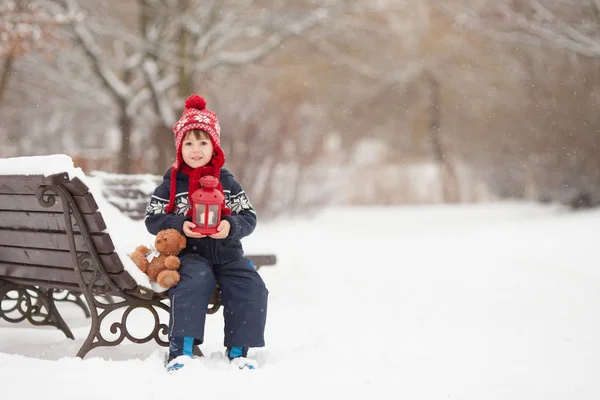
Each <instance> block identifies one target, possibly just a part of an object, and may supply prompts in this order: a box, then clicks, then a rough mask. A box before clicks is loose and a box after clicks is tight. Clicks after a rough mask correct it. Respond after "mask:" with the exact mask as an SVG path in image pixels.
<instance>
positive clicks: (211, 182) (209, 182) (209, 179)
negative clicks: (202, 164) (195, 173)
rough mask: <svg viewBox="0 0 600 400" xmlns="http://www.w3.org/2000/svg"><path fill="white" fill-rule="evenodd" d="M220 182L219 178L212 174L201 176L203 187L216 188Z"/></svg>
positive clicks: (201, 185)
mask: <svg viewBox="0 0 600 400" xmlns="http://www.w3.org/2000/svg"><path fill="white" fill-rule="evenodd" d="M218 184H219V180H218V179H217V178H215V177H214V176H212V175H205V176H203V177H202V178H200V187H202V188H203V189H207V190H211V189H215V188H216V187H217V185H218Z"/></svg>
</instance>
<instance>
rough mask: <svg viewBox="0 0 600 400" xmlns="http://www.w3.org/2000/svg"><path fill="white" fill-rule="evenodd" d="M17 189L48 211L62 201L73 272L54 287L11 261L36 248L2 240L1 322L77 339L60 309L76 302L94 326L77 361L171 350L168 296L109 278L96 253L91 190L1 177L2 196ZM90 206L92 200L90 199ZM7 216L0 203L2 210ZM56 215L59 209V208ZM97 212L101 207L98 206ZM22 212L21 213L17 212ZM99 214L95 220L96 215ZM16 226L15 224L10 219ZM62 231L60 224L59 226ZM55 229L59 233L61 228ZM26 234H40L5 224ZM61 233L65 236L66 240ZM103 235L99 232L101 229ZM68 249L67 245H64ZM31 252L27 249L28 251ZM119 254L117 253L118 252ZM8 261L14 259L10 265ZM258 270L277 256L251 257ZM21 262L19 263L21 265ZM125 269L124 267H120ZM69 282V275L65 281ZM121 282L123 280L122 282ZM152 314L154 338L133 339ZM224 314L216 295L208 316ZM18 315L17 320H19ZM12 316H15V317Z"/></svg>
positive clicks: (63, 182)
mask: <svg viewBox="0 0 600 400" xmlns="http://www.w3.org/2000/svg"><path fill="white" fill-rule="evenodd" d="M15 186H16V187H19V188H21V189H20V190H19V191H25V192H27V193H21V194H33V193H34V194H35V198H37V201H38V202H39V205H41V206H42V207H43V208H50V207H53V206H55V204H57V202H58V201H60V204H62V207H61V208H62V212H61V213H62V216H63V217H64V225H63V226H62V228H63V229H64V232H66V239H67V242H68V248H67V249H66V250H68V253H69V255H70V261H71V262H70V264H71V267H72V270H70V268H69V266H62V267H61V268H67V269H66V270H63V269H61V270H60V272H58V274H59V275H58V277H57V279H56V280H54V281H48V279H47V275H46V280H44V279H43V278H39V277H38V276H37V275H36V266H35V265H24V264H21V263H19V262H18V261H19V260H15V259H14V257H13V259H11V258H10V257H8V256H7V257H5V254H3V251H2V250H3V249H4V250H5V253H6V254H8V253H9V251H8V250H15V249H17V248H18V249H19V250H20V251H23V250H25V254H27V250H26V249H31V247H35V246H33V245H31V244H27V245H24V249H21V248H20V246H21V245H22V244H21V243H13V242H10V239H7V241H8V243H3V240H2V238H1V237H0V319H5V320H7V321H9V322H21V321H24V320H28V321H29V322H30V323H32V324H33V325H36V326H40V325H49V326H54V327H56V328H58V329H60V330H61V331H62V332H64V334H65V336H66V337H68V338H70V339H74V336H73V333H72V332H71V330H70V329H69V327H68V326H67V324H66V322H65V321H64V319H63V318H62V317H61V315H60V313H59V311H58V309H57V307H56V302H57V301H65V300H66V301H72V302H74V303H76V304H78V305H79V306H80V307H82V308H83V309H84V312H86V315H89V316H90V317H91V326H90V330H89V334H88V336H87V338H86V339H85V341H84V343H83V345H82V346H81V348H80V349H79V351H78V352H77V357H80V358H83V357H85V355H86V354H87V353H88V352H89V351H91V350H93V349H94V348H97V347H102V346H117V345H119V344H120V343H121V342H123V340H125V339H128V340H130V341H131V342H134V343H146V342H149V341H152V340H154V341H156V342H157V343H158V344H159V345H161V346H168V341H167V336H168V326H167V325H166V324H165V323H161V321H160V316H159V313H158V310H163V311H164V312H166V313H167V314H168V312H169V306H168V305H167V304H165V303H164V302H163V300H165V298H166V293H155V292H154V291H152V290H151V289H148V288H145V287H142V286H139V285H137V283H135V281H134V280H133V278H132V277H131V276H130V275H129V273H127V271H125V270H124V269H122V266H121V270H120V271H118V274H114V273H112V274H111V273H109V272H108V271H107V269H106V268H105V264H104V263H105V262H106V260H107V259H106V258H104V261H103V258H101V256H100V255H99V253H98V251H97V249H96V247H97V243H95V241H94V239H97V237H93V236H92V235H91V234H90V232H89V229H88V223H89V218H90V215H87V216H86V217H87V221H86V218H84V215H83V214H82V212H81V210H80V206H79V205H78V203H77V201H75V198H74V195H76V196H87V197H91V198H92V202H93V203H94V204H95V201H93V196H92V194H91V193H89V191H88V188H87V186H86V185H85V184H84V183H83V182H81V180H79V179H78V178H74V179H72V180H70V179H69V177H68V174H66V173H62V174H56V175H51V176H48V177H45V176H21V175H5V176H0V194H11V193H12V192H14V191H15ZM88 200H89V199H88ZM3 209H4V210H5V211H6V207H4V208H3V207H2V204H1V203H0V210H3ZM54 209H55V210H56V207H54ZM96 210H97V206H96ZM15 211H18V210H15ZM95 214H97V216H94V218H96V219H97V221H96V222H95V223H97V224H98V226H97V228H98V227H99V228H100V231H102V230H104V229H105V228H106V226H105V223H104V221H103V219H102V217H101V215H100V213H99V212H96V213H95ZM95 214H94V215H95ZM8 219H9V220H10V218H8ZM58 224H59V225H60V222H59V223H58ZM102 226H104V228H102ZM53 228H55V229H56V227H55V226H53ZM15 230H17V231H20V232H26V233H25V235H29V236H27V237H31V238H35V237H36V232H39V230H36V229H22V228H14V227H13V226H8V225H7V224H6V223H5V221H2V219H0V235H2V233H3V232H4V233H6V235H5V236H7V237H8V236H9V235H8V233H10V232H15ZM64 232H63V231H61V232H60V233H61V234H64ZM96 232H98V229H96ZM45 233H52V230H45ZM103 237H104V238H108V241H109V242H110V244H111V245H112V241H111V240H110V237H109V236H108V233H105V234H104V233H103ZM63 246H64V244H63ZM25 248H26V249H25ZM113 250H114V247H113ZM104 256H106V255H104ZM7 258H8V259H7ZM248 258H250V259H251V260H252V261H253V263H254V264H255V266H256V267H257V268H260V266H262V265H273V264H275V256H273V255H257V256H248ZM15 261H17V262H15ZM119 264H120V262H119ZM69 270H70V273H73V272H74V275H75V278H76V284H74V283H73V282H71V283H62V282H61V281H60V277H61V276H63V274H66V273H69V272H66V271H69ZM65 276H66V275H65ZM116 278H118V279H116ZM60 291H66V296H65V295H64V293H65V292H63V295H62V296H56V294H57V292H60ZM82 296H83V298H84V299H85V303H86V304H87V306H88V307H89V309H88V308H87V307H85V304H83V302H82V301H81V297H82ZM140 308H142V309H146V310H148V311H149V312H150V313H151V315H152V316H153V318H154V324H153V328H152V330H151V332H149V333H148V334H147V335H146V336H144V337H136V336H134V335H132V334H131V333H130V331H129V329H128V328H127V321H128V318H129V316H130V315H131V313H132V312H133V311H134V310H137V309H140ZM219 308H220V296H219V291H218V290H215V293H214V294H213V298H212V299H211V305H210V306H209V309H208V310H207V313H208V314H214V313H216V312H217V311H218V310H219ZM121 309H124V311H123V314H122V315H121V318H120V320H119V321H116V322H113V323H112V324H111V325H110V332H111V334H113V335H116V337H114V338H110V339H108V338H105V337H104V336H103V335H102V332H101V328H102V326H103V322H104V321H105V320H106V318H107V317H108V316H109V315H112V313H113V312H115V311H117V310H121ZM15 313H16V314H18V316H17V317H13V316H12V315H13V314H15ZM9 314H10V315H9Z"/></svg>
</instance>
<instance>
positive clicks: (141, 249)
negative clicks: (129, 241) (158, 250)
mask: <svg viewBox="0 0 600 400" xmlns="http://www.w3.org/2000/svg"><path fill="white" fill-rule="evenodd" d="M135 251H139V252H140V253H142V254H143V255H146V254H148V253H150V252H151V251H152V250H150V249H149V248H148V247H146V246H144V245H142V246H138V247H136V248H135Z"/></svg>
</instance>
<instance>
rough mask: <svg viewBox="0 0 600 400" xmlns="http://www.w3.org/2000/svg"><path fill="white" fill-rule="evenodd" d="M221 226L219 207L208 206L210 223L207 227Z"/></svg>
mask: <svg viewBox="0 0 600 400" xmlns="http://www.w3.org/2000/svg"><path fill="white" fill-rule="evenodd" d="M217 225H219V205H215V204H213V205H210V206H208V223H207V224H206V226H207V227H208V228H214V227H216V226H217Z"/></svg>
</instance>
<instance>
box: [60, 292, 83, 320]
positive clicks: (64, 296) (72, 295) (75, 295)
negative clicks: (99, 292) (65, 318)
mask: <svg viewBox="0 0 600 400" xmlns="http://www.w3.org/2000/svg"><path fill="white" fill-rule="evenodd" d="M52 297H54V301H60V302H69V303H74V304H77V305H78V306H79V307H80V308H81V309H82V310H83V313H84V314H85V317H86V318H90V317H91V314H90V310H89V308H88V306H87V304H85V302H84V301H83V299H82V298H81V297H82V294H81V293H80V292H71V291H69V290H53V295H52Z"/></svg>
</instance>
